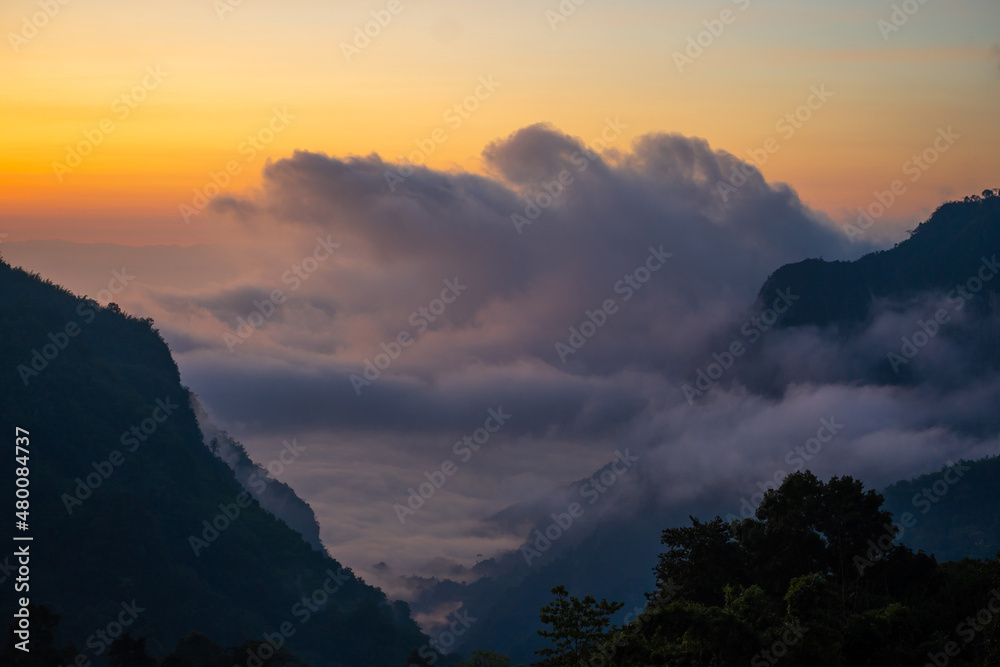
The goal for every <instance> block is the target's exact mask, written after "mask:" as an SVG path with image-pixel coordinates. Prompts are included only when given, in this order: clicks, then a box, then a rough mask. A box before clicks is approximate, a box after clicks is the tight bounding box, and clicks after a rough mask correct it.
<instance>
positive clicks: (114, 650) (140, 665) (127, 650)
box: [108, 632, 156, 667]
mask: <svg viewBox="0 0 1000 667" xmlns="http://www.w3.org/2000/svg"><path fill="white" fill-rule="evenodd" d="M155 665H156V661H155V660H153V658H151V657H150V656H149V654H148V653H146V638H145V637H139V638H133V637H132V635H131V634H129V633H128V632H126V633H125V634H124V635H122V636H121V637H119V638H118V639H116V640H115V641H114V642H112V644H111V648H109V649H108V667H154V666H155Z"/></svg>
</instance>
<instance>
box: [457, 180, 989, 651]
mask: <svg viewBox="0 0 1000 667" xmlns="http://www.w3.org/2000/svg"><path fill="white" fill-rule="evenodd" d="M998 259H1000V196H996V195H993V194H992V193H991V196H988V197H980V196H975V197H971V198H967V199H966V200H965V201H962V202H950V203H947V204H944V205H943V206H941V207H940V208H939V209H938V210H937V211H936V212H935V213H934V214H933V215H932V216H931V218H930V219H928V220H927V221H926V222H924V223H922V224H920V225H919V226H918V227H917V228H916V229H915V230H913V231H912V232H911V235H910V237H909V238H908V239H906V240H904V241H902V242H901V243H898V244H897V245H896V246H895V247H893V248H891V249H889V250H885V251H880V252H875V253H871V254H869V255H865V256H864V257H862V258H860V259H858V260H856V261H853V262H846V261H824V260H822V259H808V260H804V261H801V262H797V263H794V264H789V265H786V266H783V267H781V268H779V269H778V270H777V271H775V272H774V273H773V274H772V275H771V276H770V277H769V278H768V280H767V281H766V282H765V284H764V285H763V287H762V288H761V290H760V294H759V297H758V299H757V304H756V305H755V307H754V309H753V310H754V312H760V311H762V310H763V309H765V308H767V307H768V305H770V304H773V303H774V302H775V300H776V299H778V298H779V295H778V291H779V290H785V289H788V288H789V287H790V286H793V288H794V294H795V295H796V296H797V297H798V300H796V302H795V306H794V307H793V308H789V309H788V310H787V312H786V313H784V314H783V315H781V317H780V318H779V319H778V320H777V322H776V323H775V324H774V326H775V328H778V329H784V330H786V331H790V330H795V329H803V330H806V329H810V330H818V331H823V332H825V333H826V334H827V335H829V336H830V337H831V338H832V339H834V340H837V341H839V342H840V343H841V344H842V345H843V346H844V349H850V347H851V343H852V342H853V343H857V342H858V341H861V340H863V336H866V335H871V334H870V329H871V328H872V325H873V323H874V322H875V321H876V320H877V319H878V317H879V316H880V314H881V313H884V312H885V311H886V310H890V311H892V310H895V311H903V310H905V309H906V308H907V307H913V306H921V305H922V304H924V303H925V302H926V303H937V299H940V303H941V304H944V305H945V307H948V308H949V309H952V308H953V307H954V304H955V303H957V301H958V300H961V302H962V303H963V304H965V305H967V306H968V309H967V310H965V312H964V313H962V315H963V320H962V324H961V325H960V326H953V327H951V328H949V327H947V326H944V327H941V328H940V329H939V331H940V333H939V334H938V335H940V336H941V337H942V338H944V337H949V338H953V339H957V340H958V341H959V344H960V345H961V346H964V348H965V349H966V351H967V352H968V356H969V358H970V359H972V360H975V361H974V363H970V364H969V365H963V366H962V371H963V373H964V371H965V370H966V368H968V369H969V373H970V375H969V376H966V375H962V376H960V377H970V376H971V377H976V376H982V375H983V374H991V373H992V374H995V373H996V372H997V371H998V370H1000V344H998V343H997V340H998V338H997V336H996V333H997V330H998V329H997V327H998V324H1000V278H998V279H997V280H995V281H991V280H988V279H984V278H983V277H981V276H985V277H989V276H991V274H995V273H997V272H1000V267H997V264H996V261H997V260H998ZM974 278H976V279H978V280H979V281H981V282H977V281H976V280H974ZM970 281H971V283H970ZM963 290H964V291H963ZM949 297H950V298H951V299H952V302H951V305H950V306H949V305H948V299H949ZM918 310H919V308H918ZM935 312H936V310H935V308H931V309H930V310H929V311H927V315H928V316H929V317H930V318H931V319H933V317H934V313H935ZM956 318H957V316H956ZM925 319H926V318H925ZM916 322H917V319H916V318H915V319H914V324H913V328H914V330H920V329H919V325H918V324H917V323H916ZM946 324H947V323H946ZM736 331H738V325H737V329H736ZM720 340H721V341H725V340H728V338H727V337H726V335H722V336H721V337H720ZM919 340H920V339H919V338H918V342H919ZM893 342H897V341H893ZM869 346H870V344H869ZM900 346H901V344H900ZM720 349H724V347H723V348H720ZM889 349H891V348H889ZM755 354H756V358H752V359H748V360H747V362H746V363H745V369H744V372H743V373H742V374H739V373H737V374H734V376H733V378H731V379H732V380H733V381H738V382H741V383H743V384H744V385H746V386H749V387H751V388H753V389H754V390H756V391H761V392H763V393H776V394H780V393H781V392H783V391H784V385H783V384H782V382H781V381H780V380H777V379H775V378H780V377H781V373H780V370H779V369H774V368H771V366H772V365H773V364H774V363H775V362H774V360H773V359H770V358H767V357H766V356H765V355H764V354H762V353H760V350H751V351H750V353H749V354H748V355H747V356H748V357H754V355H755ZM955 363H958V361H957V360H956V361H955ZM844 368H845V369H847V370H843V371H842V374H841V375H840V376H839V377H837V378H836V380H837V381H841V382H848V383H850V382H874V383H877V384H888V385H894V384H919V383H921V382H926V383H929V384H931V385H933V384H935V383H942V382H943V383H947V382H950V381H951V380H952V378H951V377H947V378H945V379H942V378H941V377H939V376H928V375H926V374H925V375H921V373H920V372H917V371H914V370H913V369H910V368H906V367H903V372H901V373H898V374H897V373H894V372H893V371H892V369H891V364H890V361H889V359H888V354H887V351H886V350H882V349H877V350H876V351H875V352H874V353H872V354H871V356H870V358H868V357H866V358H865V359H864V360H863V362H859V363H857V364H854V363H850V364H849V363H846V361H845V364H844ZM746 369H749V370H746ZM851 373H854V374H853V375H851ZM954 427H955V428H957V429H958V430H967V431H968V432H970V433H975V434H976V435H979V436H986V435H988V434H992V437H994V438H995V437H997V431H998V429H1000V413H996V412H995V411H994V413H993V414H983V415H978V414H977V415H975V418H974V419H972V418H970V419H967V420H965V421H962V420H961V419H959V423H957V424H956V425H955V426H954ZM964 465H966V466H968V467H969V468H970V471H969V472H968V474H967V475H966V476H965V477H964V478H963V480H962V483H961V484H959V485H955V486H952V485H948V488H949V489H951V490H950V492H949V493H947V494H945V495H943V496H941V497H940V500H939V502H935V503H934V505H935V510H934V512H930V513H928V514H927V515H926V518H925V516H924V514H922V513H921V510H922V509H923V507H924V505H917V506H915V505H914V503H913V500H914V498H913V497H914V496H915V495H917V494H920V493H922V492H923V490H924V489H925V488H927V489H933V487H934V483H935V482H938V480H940V479H941V477H942V475H943V474H944V473H943V472H941V471H939V472H933V473H929V474H927V475H925V476H922V477H919V478H917V479H915V480H912V481H900V482H897V483H895V484H892V485H890V486H889V487H888V488H887V489H886V490H885V497H886V507H887V509H889V510H890V511H892V512H893V513H894V514H896V515H897V516H899V515H902V514H903V513H904V512H911V513H913V514H914V515H915V517H916V518H917V521H916V525H915V526H914V527H913V528H912V529H910V531H909V533H908V534H904V535H903V536H902V537H901V539H900V541H901V542H902V543H903V544H906V545H908V546H911V547H912V548H914V549H915V550H925V551H926V552H928V553H931V554H934V555H935V556H937V557H938V558H939V559H942V560H944V559H960V558H964V557H974V558H992V557H993V556H994V555H996V554H997V551H998V550H1000V483H998V482H1000V468H998V459H986V460H982V461H976V462H966V463H964ZM949 476H950V477H951V476H953V474H952V473H949ZM941 484H942V483H941V482H938V490H939V491H940V489H941ZM930 493H932V494H933V491H931V492H930ZM725 502H728V499H723V500H721V501H720V502H717V503H716V504H715V505H711V504H705V505H704V506H702V507H686V508H684V510H683V511H678V510H671V509H669V508H663V507H660V506H657V505H656V504H655V503H653V502H652V501H649V504H648V506H646V507H645V508H644V509H639V510H636V511H635V512H634V513H633V514H632V517H633V518H631V519H629V520H627V521H623V518H622V517H621V516H614V517H608V518H607V519H606V520H605V521H603V522H602V523H601V525H599V526H597V527H595V528H594V529H593V531H592V532H591V533H590V535H589V536H588V537H587V538H586V539H584V540H582V541H580V542H579V543H578V544H574V545H561V546H562V548H560V549H558V550H556V549H553V552H552V553H551V554H549V557H548V559H546V560H545V561H543V562H542V564H541V566H540V567H537V566H536V567H535V568H532V569H530V570H529V568H526V567H524V562H523V559H522V560H521V562H520V563H519V565H520V568H519V569H516V570H515V571H516V572H519V573H520V575H521V576H522V577H523V579H521V580H520V581H519V583H518V584H517V585H514V586H511V585H510V580H511V578H512V577H513V574H512V573H511V572H510V571H508V572H507V573H506V574H505V577H503V578H497V579H484V580H480V581H478V582H476V583H474V584H472V585H470V586H469V587H468V590H467V592H466V594H465V595H466V598H465V599H466V606H467V608H468V609H469V610H471V611H472V612H473V613H476V614H479V615H481V616H483V617H485V621H484V622H481V623H479V624H477V626H476V627H474V628H473V629H472V630H471V631H470V633H469V634H468V635H467V637H466V638H465V642H464V643H463V645H462V648H463V649H471V648H479V647H486V648H490V649H495V650H497V651H499V652H502V653H506V654H508V655H510V656H511V657H512V658H514V659H515V660H531V659H532V656H533V652H534V650H535V649H537V648H540V647H541V646H543V645H544V641H543V640H542V639H541V638H539V637H538V636H537V635H536V633H535V631H536V630H537V629H538V628H539V627H541V626H540V625H539V623H538V620H537V609H538V607H539V606H540V605H541V604H545V603H546V602H547V601H548V600H549V598H550V595H549V590H550V588H551V587H552V586H555V585H558V584H565V585H566V586H567V588H569V589H570V590H571V591H574V592H575V593H576V594H581V595H582V594H593V595H594V596H596V597H597V598H601V597H607V598H608V599H615V600H623V601H624V602H625V608H624V610H623V611H622V612H620V614H619V616H622V615H624V614H625V613H626V612H627V611H629V610H632V609H633V606H634V605H636V604H638V605H639V606H642V604H643V602H644V600H643V598H642V593H643V592H644V591H646V592H648V591H650V590H652V581H653V574H652V571H651V569H650V567H649V564H650V563H653V562H654V561H655V558H656V554H658V553H659V552H660V551H661V547H660V545H659V535H660V531H661V530H662V529H664V528H667V527H673V526H679V525H682V524H684V523H686V522H687V514H688V513H690V514H694V515H696V516H700V517H702V518H710V517H711V516H714V515H715V514H717V513H722V514H724V513H725V509H724V508H725V507H727V506H726V505H725V504H724V503H725ZM918 502H919V501H918ZM922 502H923V503H930V502H931V501H928V500H924V501H922ZM529 544H530V542H529ZM504 562H510V563H515V562H516V561H515V560H511V561H504ZM498 589H499V590H498ZM619 620H620V619H619Z"/></svg>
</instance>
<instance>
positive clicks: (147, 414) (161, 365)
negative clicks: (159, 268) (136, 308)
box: [0, 261, 427, 667]
mask: <svg viewBox="0 0 1000 667" xmlns="http://www.w3.org/2000/svg"><path fill="white" fill-rule="evenodd" d="M0 356H2V358H3V364H2V365H0V369H2V370H0V373H2V374H3V382H2V383H0V415H2V423H3V425H4V431H5V432H9V433H10V434H11V436H10V437H11V441H10V442H11V444H13V433H14V429H15V427H20V428H22V429H26V430H27V431H28V432H29V433H30V442H31V445H30V446H31V459H30V471H31V472H30V480H31V486H30V488H31V497H30V498H31V506H30V516H31V519H32V520H31V523H30V535H31V536H32V537H33V538H34V540H33V542H32V543H31V554H32V559H31V565H32V569H31V572H32V577H31V584H30V599H31V602H32V603H34V604H44V605H46V606H48V607H49V608H51V609H52V610H53V611H55V612H56V613H58V614H59V615H60V616H61V617H62V622H61V624H60V626H59V634H60V636H61V637H62V638H63V639H64V640H69V641H72V642H73V643H74V644H75V645H76V647H77V649H78V650H79V651H80V653H81V654H83V655H84V656H85V659H86V660H88V661H93V662H94V664H102V662H103V661H104V660H105V659H106V656H107V648H108V644H107V642H105V641H104V640H103V639H102V636H106V635H103V634H101V631H103V630H105V629H107V628H112V629H114V628H116V627H117V631H118V632H121V625H118V624H117V621H116V619H118V618H119V616H120V614H121V613H122V609H123V605H127V606H129V607H130V608H135V609H138V610H140V611H138V612H136V613H135V614H134V616H135V617H134V618H130V619H129V624H128V627H127V629H128V630H129V631H130V632H131V633H132V634H133V635H135V636H143V637H146V638H147V639H148V646H149V648H150V651H151V653H153V654H154V655H157V654H158V655H163V654H165V653H167V652H169V651H170V650H171V649H172V648H173V646H174V643H175V642H176V641H177V640H178V639H179V638H181V637H185V636H187V635H188V634H189V633H191V632H192V631H198V632H201V633H204V634H205V635H207V636H209V637H210V638H211V639H212V640H214V641H215V642H217V643H219V644H222V645H239V644H240V643H242V642H244V641H246V640H262V639H263V638H264V635H265V633H268V634H269V635H270V636H272V637H274V636H275V635H274V633H276V632H284V631H286V630H287V631H289V632H288V634H287V636H286V637H285V642H286V643H287V646H288V648H289V650H291V651H292V652H293V653H294V654H296V655H297V656H299V657H301V658H303V659H305V660H307V661H309V662H310V663H311V664H313V665H315V666H316V667H320V666H326V665H329V666H345V667H346V666H348V665H350V666H354V665H357V666H359V667H360V666H372V667H374V666H380V665H388V664H392V665H398V664H401V663H402V662H403V661H404V660H405V658H406V656H407V655H408V654H409V653H410V652H411V651H412V650H413V649H414V648H416V647H419V646H421V645H423V644H424V643H425V642H426V640H427V638H426V637H425V636H424V635H423V634H422V633H421V632H420V630H419V629H418V627H417V626H416V624H415V623H414V622H413V620H412V619H411V618H410V615H409V609H408V607H407V605H405V604H403V603H398V602H396V603H393V602H391V601H389V600H388V599H386V596H385V595H384V594H383V593H382V592H381V591H380V590H378V589H376V588H373V587H371V586H369V585H367V584H365V583H364V582H363V581H361V580H360V579H359V578H357V577H356V576H354V575H353V573H352V572H351V571H350V570H349V569H346V568H342V567H341V565H340V564H339V563H338V562H337V561H336V560H335V559H333V558H331V557H329V556H328V555H327V554H325V553H321V552H319V551H317V550H316V549H315V548H314V547H315V544H314V545H310V544H309V543H307V542H306V541H305V539H303V537H302V535H301V534H299V533H297V532H295V531H294V530H292V529H291V528H289V527H288V525H286V523H285V522H283V521H281V520H279V519H277V518H275V516H273V515H272V514H271V513H269V512H268V511H266V510H265V509H264V508H262V507H261V504H260V503H259V502H258V501H257V499H256V498H255V497H254V495H253V494H251V493H248V492H247V491H245V490H244V489H243V487H241V485H240V483H239V481H238V480H237V477H236V475H234V472H233V470H232V469H231V468H230V467H229V466H228V465H227V464H226V463H225V462H223V461H222V460H221V459H219V458H218V457H217V456H215V455H214V454H213V453H212V452H211V451H210V450H209V448H208V447H206V446H205V444H204V442H203V436H202V432H201V430H200V429H199V424H198V421H197V419H196V416H195V413H194V411H193V410H192V408H191V405H190V404H189V402H188V392H187V390H186V389H185V388H184V387H183V386H182V385H181V380H180V374H179V372H178V368H177V366H176V364H175V363H174V361H173V359H172V357H171V354H170V350H169V349H168V347H167V345H166V343H165V342H164V341H163V339H162V338H161V337H160V335H159V334H158V332H157V331H156V330H155V329H154V328H153V326H152V321H151V320H149V319H139V318H135V317H132V316H130V315H127V314H125V313H123V312H121V311H120V310H119V309H118V307H117V306H116V305H114V304H109V305H108V306H100V305H99V304H98V303H97V302H95V301H93V300H90V299H87V298H86V297H84V298H78V297H76V296H75V295H73V294H71V293H69V292H68V291H66V290H64V289H61V288H59V287H56V286H55V285H53V284H51V283H49V282H47V281H45V280H42V279H41V278H40V277H39V276H37V275H33V274H30V273H28V272H25V271H23V270H21V269H17V268H12V267H11V266H10V265H8V264H6V263H4V262H2V261H0ZM5 461H10V462H9V463H6V464H5V466H4V471H5V480H6V482H7V483H8V484H10V486H8V488H13V470H12V467H11V466H12V464H13V462H12V460H11V459H10V457H7V458H5ZM13 595H14V593H13V588H12V587H8V586H5V587H4V591H3V597H2V598H0V606H2V607H3V608H5V609H8V608H10V607H11V606H12V605H13V602H14V601H13V597H12V596H13ZM111 624H115V625H111ZM283 629H284V630H283Z"/></svg>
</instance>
